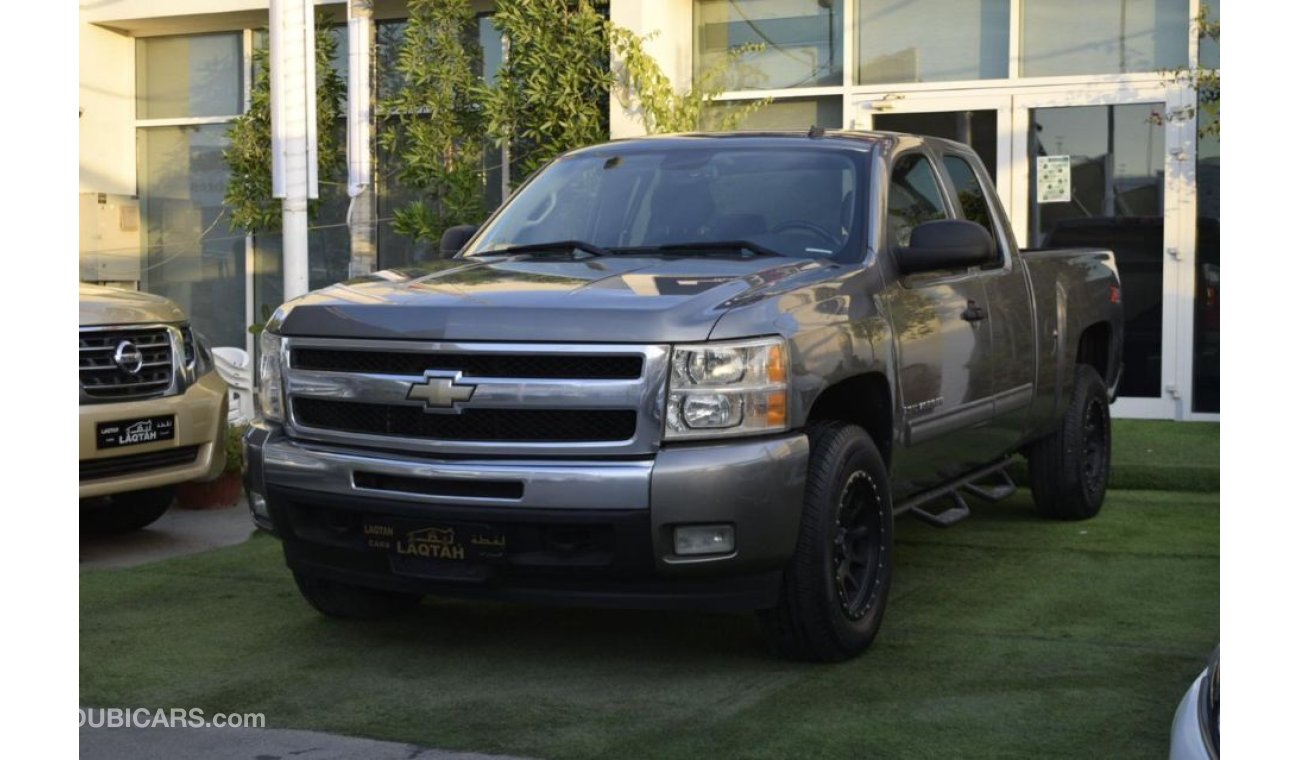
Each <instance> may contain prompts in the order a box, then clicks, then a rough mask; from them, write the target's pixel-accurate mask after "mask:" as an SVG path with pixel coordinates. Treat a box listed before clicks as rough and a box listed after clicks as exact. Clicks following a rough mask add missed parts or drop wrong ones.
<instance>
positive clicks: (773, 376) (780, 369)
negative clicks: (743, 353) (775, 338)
mask: <svg viewBox="0 0 1300 760" xmlns="http://www.w3.org/2000/svg"><path fill="white" fill-rule="evenodd" d="M767 381H768V382H769V383H784V382H785V349H784V348H783V347H782V346H781V345H780V344H779V343H778V344H776V345H773V346H769V347H768V349H767ZM784 414H785V413H784V412H782V415H783V416H784Z"/></svg>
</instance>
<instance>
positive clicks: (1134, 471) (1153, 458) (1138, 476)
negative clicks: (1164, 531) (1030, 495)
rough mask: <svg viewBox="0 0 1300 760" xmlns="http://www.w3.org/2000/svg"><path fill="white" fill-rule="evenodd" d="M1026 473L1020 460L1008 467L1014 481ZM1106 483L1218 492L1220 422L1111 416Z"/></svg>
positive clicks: (1168, 489) (1144, 487)
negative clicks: (1108, 468)
mask: <svg viewBox="0 0 1300 760" xmlns="http://www.w3.org/2000/svg"><path fill="white" fill-rule="evenodd" d="M1028 473H1029V470H1028V467H1026V466H1025V463H1024V461H1023V460H1019V459H1018V460H1017V461H1016V462H1015V463H1014V464H1013V465H1012V467H1011V475H1012V477H1013V478H1015V479H1016V482H1018V483H1025V482H1028V477H1029V474H1028ZM1110 487H1111V488H1127V489H1134V490H1152V491H1200V492H1203V493H1218V491H1219V423H1217V422H1171V421H1168V420H1113V421H1112V422H1111V466H1110Z"/></svg>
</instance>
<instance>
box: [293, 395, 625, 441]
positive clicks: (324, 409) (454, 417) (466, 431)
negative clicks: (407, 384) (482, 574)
mask: <svg viewBox="0 0 1300 760" xmlns="http://www.w3.org/2000/svg"><path fill="white" fill-rule="evenodd" d="M293 411H294V416H295V417H296V418H297V420H298V422H299V423H301V424H303V425H306V426H308V427H314V428H323V429H327V430H338V431H343V432H348V433H368V434H371V435H395V436H404V437H409V438H428V439H433V440H442V441H529V442H548V441H555V442H573V441H625V440H628V439H629V438H632V437H633V436H634V435H635V434H636V410H635V409H612V410H608V409H595V410H593V409H465V410H463V411H462V412H461V413H460V414H431V413H428V412H425V411H424V410H423V409H422V408H420V407H418V406H401V405H396V404H367V403H358V402H351V401H329V400H325V399H318V398H297V399H294V401H293Z"/></svg>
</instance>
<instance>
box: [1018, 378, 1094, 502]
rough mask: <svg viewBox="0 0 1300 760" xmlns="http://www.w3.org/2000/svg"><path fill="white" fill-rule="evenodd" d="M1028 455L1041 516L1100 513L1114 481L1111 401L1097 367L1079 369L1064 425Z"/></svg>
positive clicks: (1034, 446) (1063, 421) (1041, 441)
mask: <svg viewBox="0 0 1300 760" xmlns="http://www.w3.org/2000/svg"><path fill="white" fill-rule="evenodd" d="M1026 456H1027V457H1028V459H1029V481H1030V486H1031V487H1032V489H1033V492H1034V507H1035V508H1036V509H1037V510H1038V513H1039V514H1041V515H1043V516H1044V517H1050V518H1053V519H1056V520H1087V519H1088V518H1090V517H1094V516H1095V515H1096V514H1097V512H1099V511H1100V510H1101V505H1102V502H1103V501H1105V500H1106V482H1107V481H1108V480H1109V479H1110V399H1109V398H1108V396H1107V395H1106V385H1105V383H1103V382H1102V380H1101V375H1098V374H1097V370H1096V369H1094V368H1093V367H1091V366H1087V365H1084V366H1081V367H1078V368H1076V369H1075V371H1074V391H1073V392H1072V393H1071V394H1070V403H1069V404H1067V405H1066V409H1065V416H1064V417H1063V418H1062V419H1061V422H1060V426H1059V427H1058V428H1057V429H1056V432H1054V433H1052V434H1051V435H1049V436H1047V437H1046V438H1044V439H1042V440H1040V441H1038V442H1036V443H1035V444H1034V445H1033V446H1032V447H1031V448H1030V449H1029V451H1028V452H1027V453H1026Z"/></svg>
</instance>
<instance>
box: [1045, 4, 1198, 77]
mask: <svg viewBox="0 0 1300 760" xmlns="http://www.w3.org/2000/svg"><path fill="white" fill-rule="evenodd" d="M1021 13H1022V18H1023V24H1024V26H1023V29H1024V31H1023V33H1022V35H1021V40H1020V50H1021V56H1022V63H1021V69H1020V70H1021V74H1022V75H1023V76H1029V77H1042V76H1064V75H1070V74H1123V73H1128V72H1131V71H1158V70H1160V69H1172V68H1176V67H1178V66H1186V65H1187V23H1188V18H1187V0H1118V2H1095V3H1080V2H1078V1H1077V0H1024V2H1023V5H1022V11H1021Z"/></svg>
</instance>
